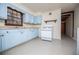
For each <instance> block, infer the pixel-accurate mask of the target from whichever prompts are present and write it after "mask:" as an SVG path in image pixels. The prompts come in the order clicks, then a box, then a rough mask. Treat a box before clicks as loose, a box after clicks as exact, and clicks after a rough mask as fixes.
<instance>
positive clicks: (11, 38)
mask: <svg viewBox="0 0 79 59" xmlns="http://www.w3.org/2000/svg"><path fill="white" fill-rule="evenodd" d="M1 32H2V33H1V34H3V35H4V36H3V37H2V38H0V48H1V43H2V51H4V50H7V49H9V48H12V47H15V46H16V45H18V44H21V43H23V42H26V41H28V40H31V39H33V38H35V37H37V36H38V29H19V30H18V29H14V30H13V29H12V30H1ZM1 40H2V42H1Z"/></svg>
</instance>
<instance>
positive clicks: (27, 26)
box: [0, 20, 40, 28]
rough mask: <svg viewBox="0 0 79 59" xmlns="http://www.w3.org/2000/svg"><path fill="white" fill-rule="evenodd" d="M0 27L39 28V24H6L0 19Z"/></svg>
mask: <svg viewBox="0 0 79 59" xmlns="http://www.w3.org/2000/svg"><path fill="white" fill-rule="evenodd" d="M0 28H40V25H30V24H23V26H6V25H5V22H4V21H3V20H0Z"/></svg>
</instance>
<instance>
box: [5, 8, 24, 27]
mask: <svg viewBox="0 0 79 59" xmlns="http://www.w3.org/2000/svg"><path fill="white" fill-rule="evenodd" d="M5 25H13V26H22V25H23V13H21V12H19V11H17V10H15V9H12V8H10V7H8V8H7V20H5Z"/></svg>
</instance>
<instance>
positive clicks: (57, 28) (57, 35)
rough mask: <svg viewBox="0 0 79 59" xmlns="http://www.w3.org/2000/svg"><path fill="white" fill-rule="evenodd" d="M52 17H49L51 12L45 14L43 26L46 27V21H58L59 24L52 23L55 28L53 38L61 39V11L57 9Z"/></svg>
mask: <svg viewBox="0 0 79 59" xmlns="http://www.w3.org/2000/svg"><path fill="white" fill-rule="evenodd" d="M51 12H52V15H49V12H47V13H44V14H43V20H42V25H41V27H42V26H45V25H46V23H45V22H44V21H45V20H55V19H56V20H57V22H56V23H55V22H51V23H49V24H51V25H52V26H53V38H54V39H61V9H57V10H55V11H51Z"/></svg>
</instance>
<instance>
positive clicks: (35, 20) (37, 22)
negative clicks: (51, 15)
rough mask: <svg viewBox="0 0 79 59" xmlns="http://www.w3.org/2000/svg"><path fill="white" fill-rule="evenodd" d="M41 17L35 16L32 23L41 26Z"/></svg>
mask: <svg viewBox="0 0 79 59" xmlns="http://www.w3.org/2000/svg"><path fill="white" fill-rule="evenodd" d="M41 21H42V17H41V16H35V17H34V23H35V24H41Z"/></svg>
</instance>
